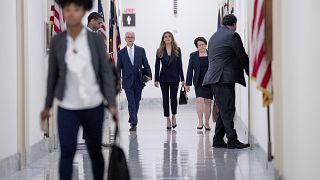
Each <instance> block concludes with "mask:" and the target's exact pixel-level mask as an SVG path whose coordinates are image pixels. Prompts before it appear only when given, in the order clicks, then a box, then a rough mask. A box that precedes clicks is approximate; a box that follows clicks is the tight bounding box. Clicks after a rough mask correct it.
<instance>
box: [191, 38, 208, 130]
mask: <svg viewBox="0 0 320 180" xmlns="http://www.w3.org/2000/svg"><path fill="white" fill-rule="evenodd" d="M194 44H195V46H196V47H197V48H198V51H195V52H193V53H191V54H190V60H189V66H188V72H187V83H186V91H187V92H189V91H190V86H192V81H193V85H194V87H195V92H196V97H197V99H196V109H197V114H198V118H199V124H198V127H197V129H202V128H203V115H204V117H205V130H206V131H210V130H211V129H210V126H209V119H210V114H211V113H210V112H211V101H212V98H213V93H212V91H211V89H210V87H206V86H202V82H203V78H204V76H205V74H206V72H207V70H208V64H209V62H208V53H207V49H206V48H207V41H206V39H205V38H203V37H198V38H196V39H195V40H194Z"/></svg>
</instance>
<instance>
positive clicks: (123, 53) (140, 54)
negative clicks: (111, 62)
mask: <svg viewBox="0 0 320 180" xmlns="http://www.w3.org/2000/svg"><path fill="white" fill-rule="evenodd" d="M142 66H143V67H144V70H145V71H147V74H148V76H149V77H152V73H151V69H150V66H149V63H148V60H147V57H146V52H145V50H144V49H143V48H142V47H139V46H136V45H134V65H132V63H131V60H130V58H129V54H128V51H127V47H124V48H123V49H121V50H120V51H119V53H118V60H117V70H118V72H119V73H120V75H121V73H122V88H123V89H129V88H132V87H141V88H143V87H144V86H145V84H144V82H141V80H140V77H139V69H142Z"/></svg>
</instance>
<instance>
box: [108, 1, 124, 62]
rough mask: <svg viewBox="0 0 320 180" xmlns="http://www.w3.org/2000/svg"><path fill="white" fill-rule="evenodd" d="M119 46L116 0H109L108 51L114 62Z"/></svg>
mask: <svg viewBox="0 0 320 180" xmlns="http://www.w3.org/2000/svg"><path fill="white" fill-rule="evenodd" d="M120 47H121V38H120V31H119V23H118V16H117V6H116V0H110V18H109V53H110V54H111V58H112V60H113V62H114V63H116V62H117V55H118V52H119V51H120Z"/></svg>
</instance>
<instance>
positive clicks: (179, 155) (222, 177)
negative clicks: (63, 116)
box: [8, 100, 273, 180]
mask: <svg viewBox="0 0 320 180" xmlns="http://www.w3.org/2000/svg"><path fill="white" fill-rule="evenodd" d="M139 117H140V118H139V124H138V128H137V131H136V132H129V131H128V129H129V125H128V123H127V120H128V115H127V110H126V105H124V109H123V110H122V111H121V127H120V145H121V147H122V148H123V149H124V151H125V153H126V155H127V159H128V165H129V170H130V175H131V179H135V180H140V179H147V180H153V179H155V180H156V179H159V180H162V179H163V180H165V179H172V180H176V179H182V180H189V179H195V180H251V179H252V180H273V178H272V177H273V174H272V173H271V171H270V170H267V169H266V165H265V164H262V163H261V160H260V159H261V158H260V157H259V156H258V155H257V154H258V153H257V150H250V149H244V150H228V149H215V148H212V137H213V134H214V132H213V131H211V132H205V131H199V130H196V126H197V117H196V113H195V110H194V105H192V104H191V105H184V106H179V107H178V116H177V124H178V126H177V128H176V129H175V130H172V131H167V130H166V122H165V119H164V118H163V117H162V108H161V103H160V100H152V101H150V100H144V101H142V103H141V111H140V113H139ZM211 128H212V129H214V124H211ZM109 129H112V127H110V126H108V124H106V128H105V132H106V134H108V133H109ZM239 136H240V139H241V140H242V141H244V142H246V139H247V137H245V136H244V134H242V133H241V132H239ZM108 137H109V136H108V135H106V136H105V140H106V141H107V140H108ZM108 153H109V152H108V149H107V148H105V149H104V155H105V157H106V162H108ZM58 156H59V154H58V152H57V151H56V152H54V153H51V154H49V155H48V156H46V157H44V158H43V159H41V160H39V161H37V162H34V163H32V164H30V165H28V167H27V168H26V169H24V170H22V171H20V172H17V173H16V174H14V175H12V176H11V177H9V178H8V180H22V179H31V180H56V179H58V178H57V177H58V176H57V163H58ZM91 176H92V173H91V169H90V163H89V157H88V154H87V152H86V150H85V147H81V146H80V147H79V150H78V153H77V155H76V157H75V162H74V176H73V179H75V180H76V179H81V180H82V179H83V180H90V179H92V177H91Z"/></svg>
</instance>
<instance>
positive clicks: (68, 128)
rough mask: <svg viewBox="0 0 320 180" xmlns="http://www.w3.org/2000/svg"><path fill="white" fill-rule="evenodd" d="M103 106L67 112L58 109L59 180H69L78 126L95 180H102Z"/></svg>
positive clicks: (75, 148)
mask: <svg viewBox="0 0 320 180" xmlns="http://www.w3.org/2000/svg"><path fill="white" fill-rule="evenodd" d="M103 120H104V106H103V104H101V105H99V106H98V107H95V108H92V109H86V110H67V109H64V108H61V107H59V108H58V132H59V142H60V148H61V155H60V162H59V177H60V180H71V177H72V169H73V167H72V164H73V158H74V155H75V153H76V150H77V137H78V130H79V126H80V125H81V126H82V127H83V130H84V132H85V134H86V145H87V149H88V153H89V156H90V159H91V164H92V172H93V176H94V179H95V180H102V179H103V175H104V159H103V156H102V152H101V141H102V125H103Z"/></svg>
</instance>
